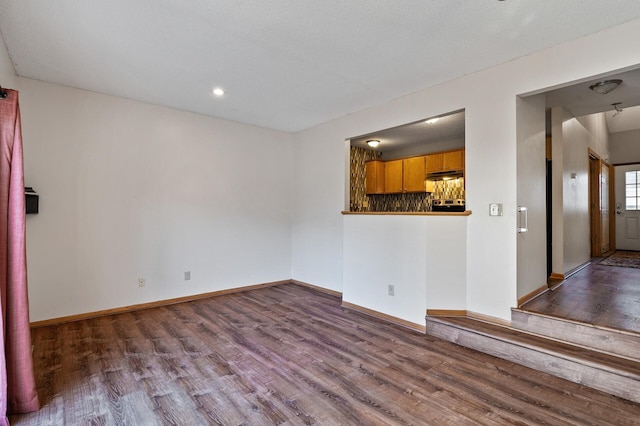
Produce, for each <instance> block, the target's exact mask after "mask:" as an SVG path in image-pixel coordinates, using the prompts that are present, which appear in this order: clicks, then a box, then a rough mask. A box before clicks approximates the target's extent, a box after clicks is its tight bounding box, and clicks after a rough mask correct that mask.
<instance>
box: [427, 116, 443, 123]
mask: <svg viewBox="0 0 640 426" xmlns="http://www.w3.org/2000/svg"><path fill="white" fill-rule="evenodd" d="M438 120H440V118H438V117H436V118H430V119H428V120H426V121H425V123H427V124H436V123H437V122H438Z"/></svg>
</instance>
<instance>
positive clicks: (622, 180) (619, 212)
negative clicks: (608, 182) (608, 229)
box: [615, 164, 640, 251]
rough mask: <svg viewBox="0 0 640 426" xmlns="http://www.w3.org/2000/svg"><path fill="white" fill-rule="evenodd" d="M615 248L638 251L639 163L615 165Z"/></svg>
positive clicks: (639, 249)
mask: <svg viewBox="0 0 640 426" xmlns="http://www.w3.org/2000/svg"><path fill="white" fill-rule="evenodd" d="M615 186H616V201H615V208H616V249H617V250H635V251H640V164H632V165H626V166H616V167H615Z"/></svg>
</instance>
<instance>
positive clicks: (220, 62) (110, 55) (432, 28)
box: [0, 0, 640, 131]
mask: <svg viewBox="0 0 640 426" xmlns="http://www.w3.org/2000/svg"><path fill="white" fill-rule="evenodd" d="M639 17H640V1H638V0H607V1H603V0H561V1H559V0H507V1H498V0H456V1H452V0H430V1H424V0H403V1H394V0H367V1H353V0H352V1H349V0H346V1H345V0H269V1H264V0H262V1H259V0H206V1H205V0H193V1H184V0H135V1H133V0H109V1H107V0H91V1H77V0H56V1H50V0H28V1H25V0H0V31H1V33H2V36H3V38H4V40H5V43H6V45H7V48H8V51H9V55H10V57H11V59H12V61H13V64H14V68H15V70H16V72H17V74H18V75H20V76H23V77H28V78H34V79H38V80H44V81H49V82H53V83H58V84H63V85H67V86H72V87H78V88H81V89H87V90H92V91H95V92H100V93H106V94H111V95H115V96H120V97H124V98H129V99H135V100H139V101H143V102H149V103H152V104H158V105H165V106H169V107H172V108H177V109H182V110H187V111H193V112H197V113H202V114H206V115H211V116H216V117H221V118H226V119H230V120H236V121H240V122H244V123H250V124H255V125H260V126H264V127H269V128H273V129H279V130H284V131H298V130H301V129H305V128H308V127H311V126H313V125H316V124H319V123H323V122H326V121H328V120H331V119H333V118H336V117H340V116H343V115H345V114H348V113H351V112H355V111H358V110H361V109H364V108H367V107H370V106H373V105H377V104H381V103H384V102H387V101H389V100H391V99H393V98H396V97H399V96H402V95H405V94H408V93H412V92H415V91H417V90H420V89H423V88H426V87H429V86H432V85H435V84H438V83H441V82H443V81H447V80H450V79H453V78H456V77H459V76H462V75H465V74H469V73H472V72H474V71H477V70H480V69H484V68H487V67H491V66H493V65H496V64H499V63H503V62H506V61H508V60H511V59H513V58H516V57H520V56H523V55H526V54H529V53H532V52H534V51H537V50H540V49H543V48H547V47H550V46H553V45H556V44H559V43H562V42H565V41H568V40H572V39H575V38H578V37H581V36H584V35H586V34H589V33H593V32H596V31H599V30H602V29H605V28H608V27H610V26H614V25H617V24H620V23H623V22H626V21H629V20H632V19H637V18H639ZM0 84H1V83H0ZM216 86H220V87H223V88H224V89H225V90H226V91H227V93H226V95H225V96H224V97H222V98H214V96H213V95H211V89H212V88H213V87H216Z"/></svg>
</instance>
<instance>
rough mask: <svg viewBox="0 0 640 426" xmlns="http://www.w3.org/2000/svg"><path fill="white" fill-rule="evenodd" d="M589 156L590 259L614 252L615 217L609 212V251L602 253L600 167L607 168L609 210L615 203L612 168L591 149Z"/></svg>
mask: <svg viewBox="0 0 640 426" xmlns="http://www.w3.org/2000/svg"><path fill="white" fill-rule="evenodd" d="M588 155H589V232H590V234H589V235H590V239H589V240H590V246H591V247H590V253H591V257H600V256H602V255H604V254H606V253H609V252H611V251H613V250H615V217H614V216H612V215H611V212H609V223H608V226H609V251H607V252H605V253H603V252H602V232H601V230H602V211H601V210H602V209H601V207H602V206H601V205H600V182H601V180H600V179H601V174H602V166H603V165H604V166H605V167H608V168H609V180H608V182H607V184H608V187H609V188H608V190H609V210H611V206H612V205H614V201H615V194H614V191H615V186H614V177H613V174H614V173H613V172H614V169H613V166H612V165H611V164H608V163H607V162H606V161H604V160H602V158H601V157H600V156H599V155H598V154H597V153H596V152H595V151H593V150H592V149H591V148H589V149H588Z"/></svg>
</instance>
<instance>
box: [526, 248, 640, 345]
mask: <svg viewBox="0 0 640 426" xmlns="http://www.w3.org/2000/svg"><path fill="white" fill-rule="evenodd" d="M601 260H602V259H600V258H598V259H594V260H593V263H592V264H591V265H589V266H588V267H586V268H584V269H583V270H581V271H579V272H577V273H576V274H575V275H572V276H571V277H569V278H567V279H566V280H565V282H564V283H563V284H562V285H560V286H559V287H556V289H555V290H550V291H548V292H546V293H544V294H542V295H541V296H539V297H537V298H535V299H534V300H532V301H531V302H528V303H526V304H525V305H524V306H522V309H523V310H525V311H531V312H537V313H540V314H545V315H549V316H554V317H561V318H565V319H570V320H574V321H579V322H584V323H588V324H592V325H595V326H598V327H607V328H614V329H619V330H626V331H632V332H635V333H640V269H638V268H625V267H616V266H605V265H601V264H599V262H600V261H601Z"/></svg>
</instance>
